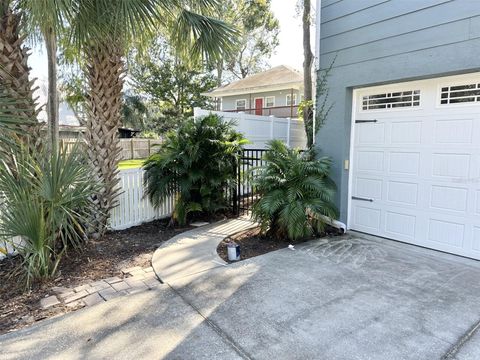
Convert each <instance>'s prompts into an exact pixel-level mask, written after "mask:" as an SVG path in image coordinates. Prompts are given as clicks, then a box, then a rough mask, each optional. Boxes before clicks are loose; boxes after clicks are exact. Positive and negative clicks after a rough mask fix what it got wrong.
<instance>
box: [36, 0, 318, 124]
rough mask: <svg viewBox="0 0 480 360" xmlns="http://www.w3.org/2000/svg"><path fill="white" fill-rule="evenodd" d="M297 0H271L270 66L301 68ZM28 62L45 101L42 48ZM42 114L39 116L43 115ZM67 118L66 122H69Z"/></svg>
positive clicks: (61, 109)
mask: <svg viewBox="0 0 480 360" xmlns="http://www.w3.org/2000/svg"><path fill="white" fill-rule="evenodd" d="M296 4H297V0H272V11H273V13H274V15H275V17H276V18H277V19H278V20H279V23H280V33H279V41H280V44H279V46H278V47H277V49H276V51H275V53H274V55H273V56H272V57H271V59H270V61H269V63H270V65H271V66H272V67H274V66H278V65H289V66H291V67H293V68H295V69H298V70H301V69H302V63H303V47H302V19H301V16H300V15H297V14H296ZM311 36H312V43H313V39H314V36H315V31H314V30H313V29H312V32H311ZM29 64H30V66H31V68H32V77H33V78H37V79H39V80H40V81H38V82H37V84H38V86H40V91H39V92H38V96H39V97H40V99H39V102H40V103H42V104H43V103H45V102H46V94H47V89H46V84H47V59H46V52H45V50H44V49H42V48H40V47H37V48H34V49H33V50H32V55H31V56H30V59H29ZM62 112H67V109H66V108H64V107H63V106H62V107H61V108H60V118H61V119H65V118H66V117H67V118H68V119H72V118H73V113H71V112H70V111H68V114H67V113H63V114H62ZM44 116H45V114H42V115H41V117H44ZM68 119H67V121H66V122H67V123H68V122H70V121H68Z"/></svg>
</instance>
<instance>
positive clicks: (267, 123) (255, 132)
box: [194, 108, 307, 149]
mask: <svg viewBox="0 0 480 360" xmlns="http://www.w3.org/2000/svg"><path fill="white" fill-rule="evenodd" d="M209 114H216V115H218V116H220V117H222V118H223V119H224V120H225V121H233V122H234V123H235V126H236V128H237V131H239V132H241V133H242V134H243V135H244V136H245V137H246V138H247V139H248V140H250V142H251V143H250V144H249V145H247V146H245V147H246V148H257V149H264V148H265V147H266V144H267V142H268V141H269V140H272V139H278V140H281V141H283V142H284V143H285V144H287V145H288V146H289V147H291V148H301V149H304V148H305V147H306V145H307V139H306V136H305V128H304V124H303V121H301V120H297V119H290V118H277V117H275V116H273V115H272V116H259V115H250V114H246V113H241V112H240V113H234V112H225V111H210V110H203V109H200V108H195V109H194V117H195V118H197V117H201V116H206V115H209Z"/></svg>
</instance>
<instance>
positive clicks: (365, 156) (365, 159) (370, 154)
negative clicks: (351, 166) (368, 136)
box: [356, 150, 385, 172]
mask: <svg viewBox="0 0 480 360" xmlns="http://www.w3.org/2000/svg"><path fill="white" fill-rule="evenodd" d="M384 157H385V154H384V152H383V151H367V150H360V151H358V152H357V154H356V163H357V169H358V171H367V172H369V171H376V172H383V170H384V163H385V160H384Z"/></svg>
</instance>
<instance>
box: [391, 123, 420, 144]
mask: <svg viewBox="0 0 480 360" xmlns="http://www.w3.org/2000/svg"><path fill="white" fill-rule="evenodd" d="M390 139H391V140H390V142H391V144H392V145H404V144H421V142H422V122H421V121H402V122H399V121H395V122H393V123H392V129H391V137H390Z"/></svg>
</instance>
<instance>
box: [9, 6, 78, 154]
mask: <svg viewBox="0 0 480 360" xmlns="http://www.w3.org/2000/svg"><path fill="white" fill-rule="evenodd" d="M75 4H76V3H75V0H41V1H39V0H20V1H19V2H18V7H19V8H20V11H21V14H22V16H23V17H24V26H25V29H26V32H27V33H28V34H29V36H30V37H32V38H33V39H34V40H38V39H43V40H44V42H45V48H46V50H47V62H48V102H47V117H48V121H47V122H48V134H49V143H48V146H49V148H50V149H51V152H52V153H55V152H56V149H57V147H58V137H59V118H58V91H57V39H58V36H59V33H60V32H61V31H62V30H63V28H64V23H65V22H66V21H67V20H68V19H69V17H70V16H71V14H72V11H74V9H75Z"/></svg>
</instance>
